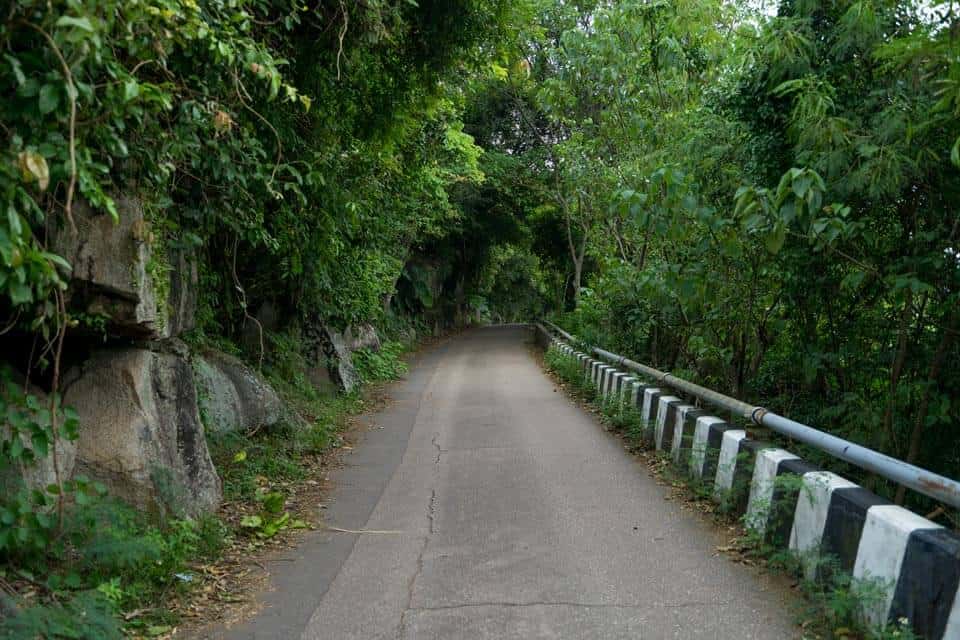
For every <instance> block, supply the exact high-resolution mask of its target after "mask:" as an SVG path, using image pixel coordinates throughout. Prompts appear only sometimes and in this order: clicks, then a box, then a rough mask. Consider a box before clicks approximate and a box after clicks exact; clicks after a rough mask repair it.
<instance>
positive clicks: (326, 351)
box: [321, 327, 360, 393]
mask: <svg viewBox="0 0 960 640" xmlns="http://www.w3.org/2000/svg"><path fill="white" fill-rule="evenodd" d="M321 337H322V339H323V343H322V344H323V355H324V356H325V357H326V360H327V370H328V371H329V372H330V378H331V379H332V380H333V382H334V383H335V384H336V385H337V387H339V388H340V390H341V391H344V392H346V393H350V392H351V391H353V390H354V389H356V388H357V385H358V384H360V376H359V375H358V374H357V370H356V369H355V368H354V366H353V356H352V351H351V350H350V346H349V344H348V343H347V340H346V338H345V337H344V335H343V334H342V333H340V332H339V331H335V330H333V329H331V328H330V327H323V330H322V332H321Z"/></svg>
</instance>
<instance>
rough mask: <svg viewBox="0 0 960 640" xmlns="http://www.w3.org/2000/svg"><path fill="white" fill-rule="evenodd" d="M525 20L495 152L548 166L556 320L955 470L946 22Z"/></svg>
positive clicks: (633, 7)
mask: <svg viewBox="0 0 960 640" xmlns="http://www.w3.org/2000/svg"><path fill="white" fill-rule="evenodd" d="M538 25H539V27H540V29H539V30H536V29H530V31H529V33H527V34H525V37H526V39H527V42H526V44H525V45H522V47H524V55H526V59H527V60H528V61H529V62H530V69H531V73H530V75H529V76H526V77H520V78H512V77H511V78H510V79H509V80H508V82H509V83H510V85H511V89H510V90H509V93H511V94H512V105H513V109H504V110H502V111H499V112H497V113H498V114H499V118H500V119H499V120H498V121H496V122H495V123H493V124H490V125H488V126H489V128H490V129H492V130H494V131H496V132H498V136H496V137H491V138H490V143H489V144H491V145H492V146H494V147H495V148H498V150H499V149H502V150H504V151H509V152H510V153H511V154H513V155H514V156H519V157H521V158H522V160H521V164H526V165H527V166H531V167H537V168H538V169H537V171H536V172H534V173H533V176H532V177H533V179H535V180H536V181H538V183H539V189H537V190H531V191H532V193H534V194H536V197H535V203H536V208H535V210H536V211H537V216H538V222H537V225H538V229H542V230H543V232H544V233H546V234H549V235H550V237H551V239H550V240H542V241H539V242H538V243H537V244H536V245H533V246H531V249H532V250H534V251H536V252H537V254H538V260H539V263H540V264H541V265H548V266H549V268H550V270H551V271H552V272H553V274H552V275H548V276H543V277H542V279H541V282H543V283H544V284H546V283H548V282H553V283H560V284H553V285H552V286H550V287H549V288H548V287H544V290H545V291H550V292H551V296H550V297H551V299H552V301H553V304H552V306H553V307H554V308H555V309H556V310H557V311H558V312H559V313H558V315H557V316H556V317H557V319H558V320H559V321H560V324H562V325H564V326H565V328H567V329H568V330H571V331H573V332H574V333H576V334H577V335H578V336H580V337H582V338H583V339H585V340H587V341H589V342H590V343H593V344H601V345H603V346H604V347H605V348H608V349H611V350H613V351H616V352H619V353H623V354H625V355H628V356H630V357H633V358H634V359H637V360H640V361H642V362H647V363H650V364H652V365H654V366H656V367H658V368H660V369H663V370H667V371H671V372H673V373H675V374H677V375H682V376H684V377H687V378H690V379H693V380H695V381H697V382H699V383H701V384H704V385H706V386H709V387H711V388H715V389H717V390H719V391H722V392H725V393H727V394H729V395H734V396H737V397H741V398H743V399H745V400H749V401H751V402H753V403H756V404H762V405H764V406H770V407H781V410H783V411H789V412H790V415H791V417H793V418H795V419H799V420H801V421H804V422H806V423H808V424H812V425H814V426H818V427H820V428H825V429H828V430H830V431H832V432H834V433H837V434H838V435H841V436H843V437H846V438H849V439H852V440H855V441H858V442H862V443H864V444H867V445H868V446H871V447H873V448H877V449H880V450H882V451H883V452H885V453H888V454H890V455H893V456H895V457H899V458H903V459H908V460H910V461H911V462H914V463H917V464H920V465H921V466H924V467H927V468H931V469H933V470H936V471H938V472H940V473H942V474H944V475H947V476H951V477H952V476H955V475H957V473H958V472H960V469H958V467H957V461H958V460H960V455H958V449H957V446H958V445H957V443H958V442H960V440H958V439H957V438H956V437H955V436H956V433H955V432H956V429H955V425H956V424H957V423H958V422H960V413H958V410H960V405H958V404H957V403H956V402H953V401H952V400H951V398H955V397H956V395H957V393H958V392H960V378H958V376H957V375H956V371H953V370H951V369H949V367H946V366H945V363H947V362H950V361H951V359H955V358H957V357H958V356H960V351H958V349H960V344H958V341H957V340H956V339H955V336H956V335H957V334H956V332H957V328H958V323H960V316H958V314H957V309H960V297H958V296H960V293H958V292H960V269H958V268H957V265H958V254H957V251H956V247H955V245H956V243H957V241H958V240H960V235H958V234H960V227H958V225H957V224H956V219H957V218H956V215H955V211H954V207H953V202H954V201H955V200H956V198H957V197H958V195H960V173H958V172H957V169H956V166H954V164H953V161H952V158H951V155H952V152H953V147H954V143H955V142H956V140H957V138H958V136H960V115H958V111H957V104H958V102H957V95H958V94H957V91H956V89H957V82H956V77H955V76H956V72H957V64H956V56H955V53H956V42H955V25H956V14H955V12H953V11H951V10H949V7H947V6H945V5H941V6H940V8H939V9H937V10H933V11H927V10H925V9H924V8H923V7H921V6H920V5H919V4H917V3H914V2H881V3H869V4H865V3H862V2H853V1H850V2H841V3H833V4H823V3H794V2H783V3H781V4H780V5H779V11H778V12H777V15H767V14H761V13H756V12H755V9H754V8H751V6H748V5H747V4H744V3H735V4H729V3H727V4H723V3H718V2H713V3H710V2H708V3H703V2H696V3H694V2H674V3H653V4H650V3H645V2H619V3H615V4H612V5H606V4H598V5H592V4H589V3H588V4H585V5H582V6H579V5H578V6H577V7H572V6H568V5H565V4H560V3H544V9H543V11H542V13H541V15H540V16H539V18H538ZM586 25H589V28H588V27H587V26H586ZM951 34H954V35H951ZM491 94H492V97H490V98H489V99H490V100H491V101H493V100H494V99H495V98H496V95H497V94H496V93H493V92H491ZM494 104H497V103H496V102H494ZM510 126H513V127H514V128H519V129H520V130H521V131H523V132H524V134H523V135H522V136H519V135H517V134H513V135H512V136H508V135H507V134H506V133H499V132H501V131H506V130H508V129H509V127H510ZM524 136H525V137H524ZM477 139H478V140H483V139H484V137H483V136H480V135H478V136H477ZM540 219H542V220H543V221H542V222H541V221H540ZM814 457H816V456H815V454H814ZM845 471H851V470H849V469H845ZM852 473H853V474H854V475H855V476H857V479H860V480H863V481H869V482H870V484H871V486H873V487H874V488H875V489H876V490H877V491H880V492H887V493H889V494H890V495H891V497H898V498H900V499H903V498H906V499H909V500H913V501H916V502H917V503H918V508H919V507H920V504H919V503H921V502H923V499H922V498H919V497H917V496H904V495H903V494H902V491H901V492H899V493H900V495H895V494H896V493H897V491H896V489H895V488H893V487H889V486H887V485H885V484H884V483H882V482H879V481H877V480H876V479H871V478H867V477H865V476H863V475H857V474H859V472H857V471H855V470H854V471H852Z"/></svg>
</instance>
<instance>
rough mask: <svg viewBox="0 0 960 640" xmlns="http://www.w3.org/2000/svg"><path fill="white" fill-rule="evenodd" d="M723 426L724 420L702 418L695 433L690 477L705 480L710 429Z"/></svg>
mask: <svg viewBox="0 0 960 640" xmlns="http://www.w3.org/2000/svg"><path fill="white" fill-rule="evenodd" d="M717 424H723V420H721V419H720V418H716V417H714V416H700V417H698V418H697V424H696V426H695V427H694V431H693V445H692V446H691V451H690V475H692V476H693V477H694V478H700V479H703V478H704V471H706V466H707V449H708V447H709V446H710V427H712V426H713V425H717Z"/></svg>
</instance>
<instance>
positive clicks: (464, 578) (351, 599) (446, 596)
mask: <svg viewBox="0 0 960 640" xmlns="http://www.w3.org/2000/svg"><path fill="white" fill-rule="evenodd" d="M531 340H532V334H531V332H530V330H529V329H525V328H522V327H490V328H484V329H475V330H472V331H468V332H466V333H464V334H462V335H461V336H458V337H456V338H453V339H451V340H449V341H447V342H445V343H443V344H442V345H440V346H437V347H434V348H433V349H431V350H429V351H428V352H427V353H426V354H424V355H422V356H421V357H419V358H418V359H417V361H416V362H415V363H414V365H413V367H412V369H411V372H410V374H409V375H408V376H407V379H406V380H405V381H403V382H401V383H399V384H397V385H396V386H395V387H394V388H393V389H392V391H391V393H390V395H391V397H393V399H394V401H393V402H392V403H391V404H390V406H389V407H387V408H386V409H385V410H384V411H382V412H381V413H379V414H377V415H373V416H369V417H368V420H369V424H370V427H369V430H368V432H367V435H366V436H365V438H364V441H363V442H362V443H360V444H359V445H358V446H357V447H356V448H355V449H354V451H353V452H352V453H351V454H350V455H349V456H348V457H347V459H346V461H347V468H345V469H343V470H342V471H340V472H338V473H337V474H334V476H333V478H332V479H333V481H334V483H335V485H336V487H337V488H336V489H335V490H334V492H333V496H332V500H331V503H330V505H329V508H328V509H327V510H326V515H325V521H326V523H327V524H328V525H329V526H333V527H338V528H341V529H349V530H363V531H364V533H342V532H332V531H323V532H317V533H315V534H312V535H311V536H309V537H308V538H307V539H306V540H305V541H304V543H303V544H301V545H299V547H298V548H297V549H296V550H294V551H289V552H285V553H284V557H283V558H281V559H277V561H276V562H272V563H270V564H269V566H268V568H269V569H270V571H271V574H272V588H271V590H270V591H269V592H268V593H267V594H266V595H265V596H264V600H265V603H264V608H263V611H262V612H261V613H260V614H259V615H258V616H256V617H254V618H253V619H251V620H250V621H248V622H246V623H244V624H241V625H238V626H235V627H234V628H232V629H228V630H225V631H220V632H215V633H213V634H211V636H209V637H225V638H230V639H235V640H241V639H242V640H247V639H253V638H256V639H266V638H271V639H274V638H291V639H302V640H325V639H330V640H352V639H357V640H360V639H362V640H372V639H380V638H383V639H386V638H389V639H390V640H404V639H418V640H420V639H423V640H427V639H434V638H436V639H440V638H442V639H483V638H491V639H492V638H496V639H498V640H499V639H513V638H517V639H524V640H530V639H535V638H631V639H634V640H636V639H642V640H657V639H661V638H680V639H692V638H710V639H731V640H732V639H738V640H739V639H746V638H771V639H773V638H776V639H781V638H795V637H798V636H799V635H800V634H799V632H798V630H797V627H796V626H795V625H794V623H793V619H794V617H793V615H792V613H791V606H792V599H791V596H790V595H789V592H787V591H786V590H785V588H784V586H783V584H782V583H781V582H778V581H775V580H773V579H770V578H767V577H765V576H762V575H759V574H758V573H757V572H756V571H755V570H753V569H751V568H748V567H745V566H743V565H739V564H736V563H734V562H732V561H731V560H729V559H728V558H726V557H725V556H723V555H722V554H717V552H716V547H717V545H721V544H724V543H725V538H723V537H722V536H721V535H720V533H719V532H718V531H717V530H716V527H715V526H714V525H712V524H710V523H709V522H706V521H705V520H704V519H703V518H701V517H699V516H697V515H695V514H692V513H690V512H689V511H683V510H681V508H680V505H679V504H677V503H675V502H672V501H667V500H665V499H664V498H665V496H666V490H665V489H664V488H663V487H661V486H658V485H657V484H656V482H654V481H653V480H652V479H651V478H650V476H649V474H648V472H647V471H646V469H645V467H643V466H642V465H641V464H640V463H638V462H637V461H635V460H634V459H633V458H632V457H631V456H630V455H629V454H628V453H627V452H625V451H624V449H623V447H622V445H621V444H620V442H619V441H618V440H617V439H616V438H614V437H613V436H611V435H610V434H608V433H606V432H605V431H604V430H603V428H602V426H601V425H600V424H599V423H598V422H597V421H596V420H595V419H594V418H593V417H591V416H590V415H589V414H588V413H585V412H584V411H583V410H581V409H580V408H578V407H577V406H576V405H575V404H574V403H573V402H572V401H570V400H569V399H568V398H567V397H566V396H565V395H564V394H563V393H562V391H560V390H558V389H557V388H556V385H554V384H553V383H552V382H551V380H550V379H549V378H548V377H547V376H546V375H545V374H544V373H543V372H542V370H541V369H540V367H539V366H538V364H537V362H536V360H535V358H534V357H533V355H532V353H531V351H530V347H529V343H530V341H531Z"/></svg>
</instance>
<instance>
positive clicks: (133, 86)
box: [123, 78, 140, 102]
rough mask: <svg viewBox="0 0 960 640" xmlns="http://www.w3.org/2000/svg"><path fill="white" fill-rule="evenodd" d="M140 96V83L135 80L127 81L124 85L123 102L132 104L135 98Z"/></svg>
mask: <svg viewBox="0 0 960 640" xmlns="http://www.w3.org/2000/svg"><path fill="white" fill-rule="evenodd" d="M139 95H140V83H138V82H137V81H136V80H134V79H132V78H131V79H130V80H127V81H126V82H124V83H123V101H124V102H130V101H131V100H133V99H134V98H136V97H137V96H139Z"/></svg>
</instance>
